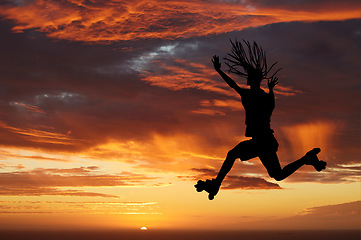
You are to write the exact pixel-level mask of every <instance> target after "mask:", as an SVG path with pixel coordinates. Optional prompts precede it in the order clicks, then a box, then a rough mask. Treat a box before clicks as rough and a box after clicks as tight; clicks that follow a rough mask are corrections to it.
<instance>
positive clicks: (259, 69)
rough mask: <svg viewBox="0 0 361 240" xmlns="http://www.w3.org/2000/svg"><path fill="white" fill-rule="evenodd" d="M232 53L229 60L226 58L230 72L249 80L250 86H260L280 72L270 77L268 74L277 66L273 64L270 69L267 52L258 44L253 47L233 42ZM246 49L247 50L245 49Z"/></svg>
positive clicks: (246, 43)
mask: <svg viewBox="0 0 361 240" xmlns="http://www.w3.org/2000/svg"><path fill="white" fill-rule="evenodd" d="M230 41H231V44H232V51H231V53H229V54H228V56H229V58H224V60H225V61H226V62H225V63H226V65H227V66H228V67H229V72H231V73H235V74H237V75H239V76H241V77H244V78H247V84H248V85H251V86H252V85H255V86H257V85H258V86H259V85H260V84H261V81H262V80H263V79H269V78H271V77H273V76H274V75H275V74H276V73H277V72H278V71H279V70H281V69H278V70H277V71H276V72H275V73H274V74H273V75H272V76H271V77H268V76H267V75H268V73H269V72H270V71H271V69H272V68H273V67H274V65H276V63H277V62H276V63H273V64H272V65H271V67H270V68H268V66H267V59H266V52H265V51H263V49H262V47H260V46H259V45H258V44H257V43H256V42H253V44H252V45H251V44H250V43H249V42H248V41H246V40H243V43H242V42H238V41H237V40H236V41H235V42H233V41H232V40H230ZM243 44H244V45H245V47H246V50H247V51H245V49H244V47H243ZM242 70H243V71H242Z"/></svg>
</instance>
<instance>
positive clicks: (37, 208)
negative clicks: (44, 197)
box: [0, 194, 161, 215]
mask: <svg viewBox="0 0 361 240" xmlns="http://www.w3.org/2000/svg"><path fill="white" fill-rule="evenodd" d="M78 196H81V195H78ZM84 196H87V195H84ZM89 196H91V195H89ZM99 196H101V195H99ZM104 196H106V195H105V194H104ZM109 196H110V197H112V196H111V195H108V196H106V197H109ZM0 206H1V209H2V210H3V211H2V212H0V214H34V213H36V214H59V213H61V214H64V213H65V214H117V215H119V214H161V213H160V212H159V211H157V210H159V209H158V208H159V206H158V203H157V202H122V201H111V202H110V201H94V202H85V201H78V202H75V201H0Z"/></svg>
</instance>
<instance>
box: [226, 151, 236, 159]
mask: <svg viewBox="0 0 361 240" xmlns="http://www.w3.org/2000/svg"><path fill="white" fill-rule="evenodd" d="M236 158H237V151H236V150H235V149H231V150H229V151H228V153H227V157H226V159H229V160H233V161H234V160H236Z"/></svg>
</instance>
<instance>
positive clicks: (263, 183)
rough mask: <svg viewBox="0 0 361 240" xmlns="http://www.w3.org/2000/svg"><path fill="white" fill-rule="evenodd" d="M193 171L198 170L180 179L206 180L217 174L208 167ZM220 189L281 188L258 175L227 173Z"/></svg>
mask: <svg viewBox="0 0 361 240" xmlns="http://www.w3.org/2000/svg"><path fill="white" fill-rule="evenodd" d="M192 170H193V171H196V172H198V175H197V176H192V177H184V176H179V178H180V179H189V178H190V179H192V180H194V181H197V180H204V181H205V180H206V179H212V178H215V177H216V176H217V172H216V171H215V170H213V169H208V168H201V169H197V168H193V169H192ZM222 189H230V190H234V189H242V190H256V189H263V190H264V189H282V188H281V187H280V186H279V185H278V184H277V183H272V182H269V181H267V180H265V179H263V178H259V177H244V176H232V175H228V176H227V177H226V178H225V180H224V181H223V183H222Z"/></svg>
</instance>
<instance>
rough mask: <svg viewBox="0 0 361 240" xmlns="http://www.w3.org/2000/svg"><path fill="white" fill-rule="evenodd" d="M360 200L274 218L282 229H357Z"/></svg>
mask: <svg viewBox="0 0 361 240" xmlns="http://www.w3.org/2000/svg"><path fill="white" fill-rule="evenodd" d="M360 204H361V202H360V201H355V202H347V203H342V204H335V205H327V206H320V207H312V208H308V209H306V210H305V211H303V212H301V213H299V214H298V215H296V216H293V217H289V218H285V219H280V220H275V221H274V222H273V223H274V224H276V225H278V224H282V228H283V229H289V228H292V227H293V228H294V226H298V228H299V229H333V230H339V229H340V230H345V229H359V227H360V215H361V212H360Z"/></svg>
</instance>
